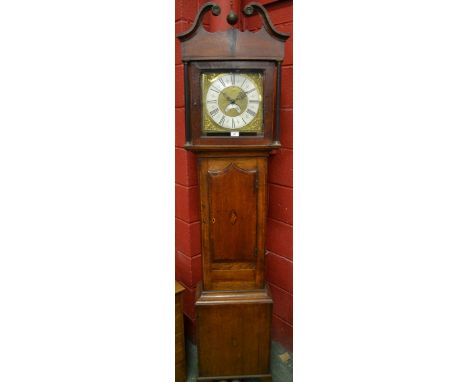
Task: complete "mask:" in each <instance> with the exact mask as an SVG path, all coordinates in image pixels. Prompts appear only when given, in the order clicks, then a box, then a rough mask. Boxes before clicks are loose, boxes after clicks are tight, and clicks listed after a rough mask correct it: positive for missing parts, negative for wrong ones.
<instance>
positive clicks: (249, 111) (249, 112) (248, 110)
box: [247, 109, 256, 117]
mask: <svg viewBox="0 0 468 382" xmlns="http://www.w3.org/2000/svg"><path fill="white" fill-rule="evenodd" d="M247 113H248V114H250V115H251V116H252V117H255V115H256V113H255V112H254V111H253V110H250V109H247Z"/></svg>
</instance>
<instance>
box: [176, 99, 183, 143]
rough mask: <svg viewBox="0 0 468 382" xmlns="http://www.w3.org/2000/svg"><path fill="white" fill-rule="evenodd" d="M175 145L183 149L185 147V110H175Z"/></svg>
mask: <svg viewBox="0 0 468 382" xmlns="http://www.w3.org/2000/svg"><path fill="white" fill-rule="evenodd" d="M175 145H176V147H181V148H183V147H184V145H185V109H184V108H183V107H182V108H176V109H175Z"/></svg>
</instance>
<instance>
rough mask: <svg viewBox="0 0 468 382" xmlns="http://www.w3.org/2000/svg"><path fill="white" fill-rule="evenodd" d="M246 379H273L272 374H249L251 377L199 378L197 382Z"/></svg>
mask: <svg viewBox="0 0 468 382" xmlns="http://www.w3.org/2000/svg"><path fill="white" fill-rule="evenodd" d="M244 378H271V374H249V375H227V376H226V375H220V376H214V377H198V378H197V381H217V380H228V379H244Z"/></svg>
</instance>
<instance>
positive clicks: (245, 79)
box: [240, 78, 247, 87]
mask: <svg viewBox="0 0 468 382" xmlns="http://www.w3.org/2000/svg"><path fill="white" fill-rule="evenodd" d="M245 81H247V78H244V82H242V85H241V86H240V87H242V86H244V84H245Z"/></svg>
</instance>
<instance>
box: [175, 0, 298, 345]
mask: <svg viewBox="0 0 468 382" xmlns="http://www.w3.org/2000/svg"><path fill="white" fill-rule="evenodd" d="M205 2H206V1H202V0H176V12H175V14H176V20H175V29H176V33H179V32H181V31H184V30H186V29H188V28H189V26H190V25H191V23H192V21H193V19H194V17H195V15H196V13H197V10H198V8H199V6H200V5H201V4H203V3H205ZM248 2H249V1H245V0H243V1H242V4H241V6H242V7H243V6H244V5H245V4H247V3H248ZM259 2H260V3H262V4H263V5H264V6H265V7H266V8H267V10H268V12H269V15H270V18H271V20H272V22H273V23H274V24H275V26H276V28H277V29H278V30H280V31H283V32H288V33H290V38H289V40H288V41H287V42H286V47H285V50H286V51H285V59H284V62H283V72H282V75H283V88H282V97H281V143H282V145H283V147H282V148H281V149H280V150H278V152H277V153H276V155H273V156H272V157H271V158H270V163H269V181H268V188H269V212H268V225H267V242H266V246H267V255H266V280H267V282H268V283H269V285H270V288H271V292H272V294H273V300H274V305H273V327H272V337H273V339H274V340H276V341H279V342H280V343H281V344H282V345H283V346H285V347H286V348H287V349H289V350H292V346H293V339H292V332H293V329H292V328H293V309H292V306H293V282H292V279H293V248H292V237H293V229H292V224H293V209H292V207H293V205H292V193H293V192H292V191H293V189H292V188H293V175H292V168H293V159H292V158H293V155H292V154H293V116H292V115H293V112H292V110H293V97H292V78H293V56H292V44H293V35H292V32H293V15H292V14H293V12H292V0H261V1H259ZM206 20H207V22H209V17H206ZM242 25H243V27H244V28H245V29H249V30H256V29H258V28H259V27H260V26H261V20H260V18H259V17H258V16H254V17H252V18H245V19H243V20H242ZM206 27H207V29H208V30H209V29H210V27H209V25H206ZM175 65H176V78H175V84H176V100H175V105H176V109H175V120H176V127H175V134H176V138H175V142H176V147H175V163H176V164H175V165H176V169H175V171H176V176H175V181H176V183H175V195H176V206H175V231H176V238H175V240H176V244H175V249H176V251H175V264H176V267H175V269H176V275H175V277H176V279H177V280H179V281H180V282H181V283H182V284H183V285H184V286H185V287H186V288H187V290H186V292H185V293H184V313H185V316H186V317H185V318H186V320H185V323H186V330H187V332H188V334H189V335H190V336H192V337H193V335H194V328H195V309H194V302H195V287H196V284H197V283H198V282H199V281H200V280H201V253H200V215H199V201H198V196H199V195H198V183H197V174H196V162H195V156H194V155H193V154H191V153H189V152H187V151H185V150H184V149H183V145H184V96H183V94H184V89H183V67H182V62H181V59H180V44H179V42H178V41H177V39H176V46H175Z"/></svg>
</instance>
